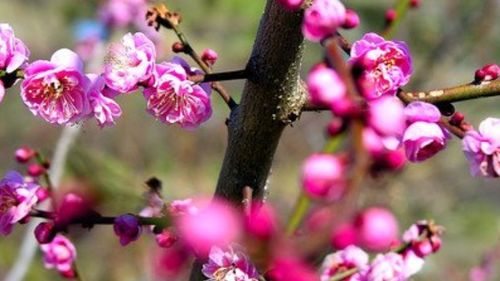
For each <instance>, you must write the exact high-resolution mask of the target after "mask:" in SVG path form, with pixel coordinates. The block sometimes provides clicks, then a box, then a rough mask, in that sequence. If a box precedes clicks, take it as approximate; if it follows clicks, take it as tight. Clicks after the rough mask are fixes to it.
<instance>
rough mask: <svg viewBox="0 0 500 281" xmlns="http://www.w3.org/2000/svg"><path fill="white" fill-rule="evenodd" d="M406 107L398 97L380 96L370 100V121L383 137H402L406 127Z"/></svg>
mask: <svg viewBox="0 0 500 281" xmlns="http://www.w3.org/2000/svg"><path fill="white" fill-rule="evenodd" d="M404 109H405V107H404V105H403V103H402V102H401V101H400V100H399V99H398V98H396V97H391V96H385V97H380V98H378V99H376V100H373V101H371V102H369V118H368V123H369V124H370V126H371V127H372V128H373V129H374V130H375V131H376V132H377V133H378V134H380V135H381V136H383V137H401V135H402V134H403V131H404V129H405V128H406V122H405V121H406V120H405V119H406V118H405V112H404Z"/></svg>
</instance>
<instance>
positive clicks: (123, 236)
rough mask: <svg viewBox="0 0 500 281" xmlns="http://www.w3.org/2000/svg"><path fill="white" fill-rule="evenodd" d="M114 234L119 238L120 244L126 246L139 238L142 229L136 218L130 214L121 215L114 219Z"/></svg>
mask: <svg viewBox="0 0 500 281" xmlns="http://www.w3.org/2000/svg"><path fill="white" fill-rule="evenodd" d="M113 230H114V231H115V234H116V235H117V236H118V237H119V238H120V244H121V245H122V246H126V245H127V244H129V243H130V242H132V241H135V240H137V239H138V238H139V236H140V235H141V232H142V227H141V225H140V223H139V220H138V219H137V217H136V216H134V215H131V214H126V215H121V216H119V217H117V218H116V219H115V224H114V225H113Z"/></svg>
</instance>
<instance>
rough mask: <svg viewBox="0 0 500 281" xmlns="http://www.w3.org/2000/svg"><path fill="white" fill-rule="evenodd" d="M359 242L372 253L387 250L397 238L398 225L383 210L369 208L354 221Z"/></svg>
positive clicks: (391, 215)
mask: <svg viewBox="0 0 500 281" xmlns="http://www.w3.org/2000/svg"><path fill="white" fill-rule="evenodd" d="M355 227H356V229H357V232H358V235H359V236H358V237H359V240H360V241H359V242H360V243H361V245H362V246H364V247H365V248H367V249H370V250H373V251H383V250H387V249H388V248H389V247H390V246H391V244H392V243H393V242H394V241H396V240H397V237H398V223H397V221H396V218H395V217H394V215H393V214H392V213H391V212H390V211H389V210H387V209H384V208H377V207H374V208H369V209H366V210H364V211H363V212H361V213H360V214H358V216H357V217H356V220H355Z"/></svg>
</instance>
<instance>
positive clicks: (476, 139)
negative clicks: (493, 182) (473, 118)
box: [462, 117, 500, 177]
mask: <svg viewBox="0 0 500 281" xmlns="http://www.w3.org/2000/svg"><path fill="white" fill-rule="evenodd" d="M462 147H463V150H464V153H465V156H466V157H467V160H469V164H470V172H471V174H472V175H474V176H485V177H499V176H500V119H498V118H491V117H490V118H487V119H485V120H484V121H483V122H481V124H480V125H479V131H475V130H470V131H468V132H467V133H466V134H465V137H464V139H463V141H462Z"/></svg>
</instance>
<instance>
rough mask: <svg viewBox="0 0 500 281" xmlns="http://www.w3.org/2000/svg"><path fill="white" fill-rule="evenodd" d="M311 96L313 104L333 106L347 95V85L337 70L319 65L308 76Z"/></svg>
mask: <svg viewBox="0 0 500 281" xmlns="http://www.w3.org/2000/svg"><path fill="white" fill-rule="evenodd" d="M307 88H308V91H309V98H310V100H311V102H312V103H313V104H316V105H324V106H329V107H333V106H334V104H335V103H336V102H339V101H340V100H342V99H343V98H345V96H346V86H345V84H344V82H342V80H341V79H340V77H339V75H338V74H337V72H335V70H333V69H331V68H328V67H325V66H317V67H315V68H313V69H312V70H311V71H310V72H309V75H308V77H307Z"/></svg>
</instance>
